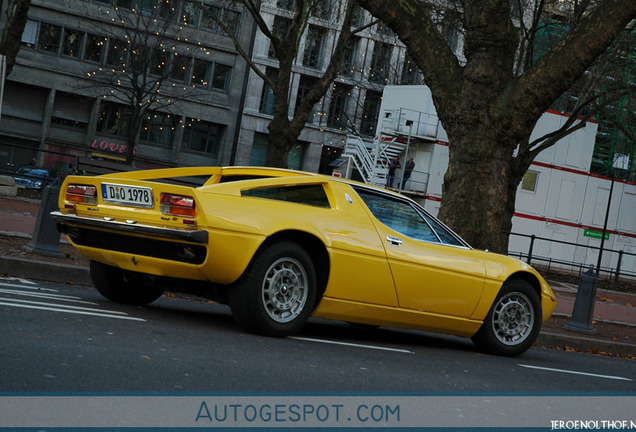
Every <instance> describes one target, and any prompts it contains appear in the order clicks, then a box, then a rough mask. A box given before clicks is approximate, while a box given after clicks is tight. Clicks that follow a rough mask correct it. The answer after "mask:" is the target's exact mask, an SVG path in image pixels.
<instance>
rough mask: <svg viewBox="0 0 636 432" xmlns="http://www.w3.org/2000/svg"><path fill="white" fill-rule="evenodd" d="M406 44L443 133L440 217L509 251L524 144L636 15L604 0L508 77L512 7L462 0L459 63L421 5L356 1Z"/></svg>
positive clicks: (621, 2)
mask: <svg viewBox="0 0 636 432" xmlns="http://www.w3.org/2000/svg"><path fill="white" fill-rule="evenodd" d="M357 1H358V3H360V4H361V5H362V6H363V7H364V8H366V9H368V10H369V11H371V12H372V13H373V14H374V15H375V16H377V17H379V18H381V19H382V20H383V21H384V22H386V23H387V24H388V25H389V26H390V27H391V28H392V29H393V30H394V31H395V32H396V33H397V34H398V36H399V37H400V39H401V40H402V41H403V42H404V44H405V45H406V46H407V48H408V51H409V54H410V55H411V56H412V58H413V59H414V60H415V62H416V63H417V65H418V67H419V68H420V69H421V70H422V72H423V74H424V76H425V80H426V83H427V85H428V86H429V87H430V88H431V91H432V94H433V101H434V103H435V107H436V109H437V112H438V115H439V117H440V120H441V121H442V124H443V125H444V129H445V130H446V132H447V133H448V137H449V141H450V145H449V167H448V171H447V173H446V175H445V177H444V185H443V199H442V205H441V208H440V213H439V215H440V217H441V219H443V220H444V221H445V222H447V223H448V224H449V225H450V226H451V227H452V228H453V229H455V230H456V231H457V232H458V233H459V234H460V235H462V236H463V237H464V238H465V239H466V240H467V241H468V242H469V243H471V244H472V245H473V246H475V247H477V248H481V249H486V248H487V249H490V250H492V251H495V252H501V253H505V252H506V251H507V246H508V234H507V232H508V231H509V230H510V227H511V224H512V216H513V215H514V205H515V196H516V188H517V186H518V185H519V182H520V180H521V178H522V176H523V174H524V173H525V171H526V170H527V168H528V166H529V165H530V163H531V162H532V157H534V156H535V155H534V154H533V155H532V156H531V157H526V156H527V155H528V154H529V149H527V148H525V149H522V150H523V151H522V152H520V156H519V157H514V156H513V152H514V150H515V148H516V147H517V145H522V144H523V143H524V142H525V143H527V142H528V141H529V137H530V134H531V133H532V130H533V128H534V126H535V124H536V122H537V120H538V119H539V118H540V116H541V115H542V113H543V112H545V110H546V109H548V107H549V106H550V104H551V103H553V102H554V101H555V100H556V99H557V98H558V97H559V96H560V95H561V94H562V93H563V92H564V91H566V90H567V89H568V88H570V86H572V84H573V83H574V82H575V81H576V80H577V79H578V78H579V77H580V76H581V75H582V74H583V73H584V72H585V71H586V70H587V69H588V67H589V66H590V65H591V64H592V63H593V62H594V61H595V60H596V58H597V57H598V56H599V55H600V54H601V53H603V52H604V51H605V50H606V48H607V47H608V46H609V45H610V43H611V42H612V40H613V39H614V38H615V37H616V35H617V34H618V33H620V32H621V31H622V30H623V29H624V28H625V27H626V26H627V25H628V24H629V22H630V21H631V19H633V18H634V17H636V2H634V1H633V0H604V1H602V2H600V5H599V6H597V9H596V10H594V11H593V12H591V13H590V14H588V15H586V16H585V17H584V18H583V19H582V20H581V22H580V23H579V24H578V25H577V26H576V27H575V28H573V29H572V30H571V32H570V34H569V35H568V37H567V38H566V39H565V40H564V42H563V43H562V44H561V45H559V46H558V47H557V48H555V49H553V50H552V51H550V52H549V53H548V54H546V55H545V56H544V57H543V58H542V59H541V60H540V61H538V62H537V63H536V64H535V65H534V66H533V67H532V68H531V69H529V70H527V71H525V72H524V73H523V75H522V76H520V77H517V76H515V75H514V71H513V66H514V62H515V55H516V48H517V41H518V33H516V30H515V28H514V26H513V25H512V21H511V18H510V5H509V2H508V0H480V1H478V2H477V1H471V2H461V3H462V5H463V7H464V10H463V29H464V30H465V50H464V54H465V57H466V62H465V64H460V63H459V61H458V60H457V57H456V56H455V54H454V53H453V52H452V51H451V50H450V48H448V46H447V45H446V43H445V41H444V39H443V38H442V37H441V35H440V33H439V31H438V30H437V27H436V26H435V25H434V23H433V21H432V19H431V17H430V15H429V13H430V12H429V11H428V10H427V9H426V8H425V7H424V6H423V3H422V2H420V1H419V0H394V1H392V2H385V1H382V0H357Z"/></svg>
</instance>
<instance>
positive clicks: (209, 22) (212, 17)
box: [201, 5, 240, 35]
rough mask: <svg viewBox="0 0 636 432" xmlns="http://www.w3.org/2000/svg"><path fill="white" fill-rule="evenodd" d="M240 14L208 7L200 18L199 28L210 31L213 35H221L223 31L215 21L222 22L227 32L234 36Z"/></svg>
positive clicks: (216, 7) (217, 7)
mask: <svg viewBox="0 0 636 432" xmlns="http://www.w3.org/2000/svg"><path fill="white" fill-rule="evenodd" d="M239 16H240V14H239V13H238V12H236V11H233V10H229V9H223V8H221V7H219V6H211V5H208V6H207V7H206V8H205V9H204V10H203V16H202V17H201V28H203V29H207V30H211V31H213V32H215V33H223V29H221V27H220V26H219V24H218V23H217V20H218V21H220V22H222V23H223V24H224V25H225V27H226V28H227V30H228V31H229V32H230V33H231V34H234V35H236V32H237V31H238V24H239Z"/></svg>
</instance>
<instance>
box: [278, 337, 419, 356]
mask: <svg viewBox="0 0 636 432" xmlns="http://www.w3.org/2000/svg"><path fill="white" fill-rule="evenodd" d="M289 339H296V340H302V341H307V342H320V343H326V344H332V345H345V346H351V347H356V348H368V349H375V350H381V351H393V352H401V353H406V354H413V351H409V350H404V349H398V348H387V347H380V346H375V345H362V344H355V343H349V342H337V341H332V340H326V339H313V338H304V337H298V336H290V337H289Z"/></svg>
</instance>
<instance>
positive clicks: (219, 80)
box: [212, 63, 232, 90]
mask: <svg viewBox="0 0 636 432" xmlns="http://www.w3.org/2000/svg"><path fill="white" fill-rule="evenodd" d="M231 75H232V67H231V66H228V65H224V64H221V63H215V64H214V73H213V74H212V88H214V89H217V90H227V89H228V88H229V86H230V77H231Z"/></svg>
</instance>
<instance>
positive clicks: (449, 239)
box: [422, 213, 466, 247]
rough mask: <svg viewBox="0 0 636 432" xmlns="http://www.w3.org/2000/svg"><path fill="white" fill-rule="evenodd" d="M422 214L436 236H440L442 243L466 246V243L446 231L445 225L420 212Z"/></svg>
mask: <svg viewBox="0 0 636 432" xmlns="http://www.w3.org/2000/svg"><path fill="white" fill-rule="evenodd" d="M422 216H423V217H424V219H426V221H427V222H428V223H429V225H430V226H432V227H433V229H434V230H435V232H436V233H437V236H438V237H439V238H440V240H441V241H442V243H444V244H448V245H453V246H462V247H466V245H465V244H464V243H462V242H461V241H460V240H459V239H458V238H457V237H455V236H454V235H453V234H451V233H450V232H449V231H448V229H447V228H446V227H444V225H442V224H441V223H440V222H439V221H438V220H437V219H434V218H433V217H431V216H429V215H427V214H425V213H424V214H422Z"/></svg>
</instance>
